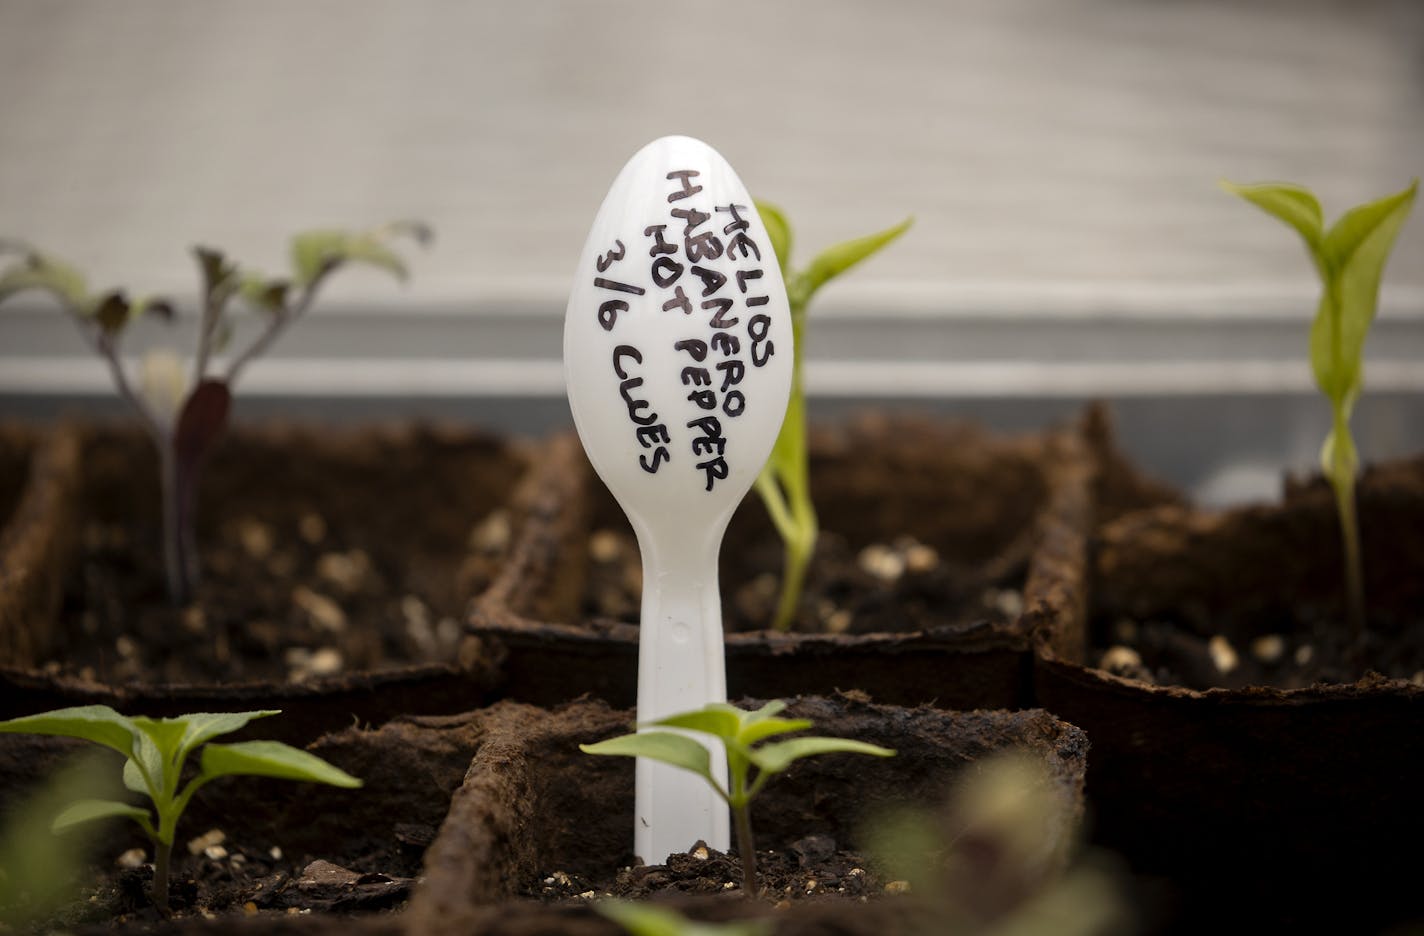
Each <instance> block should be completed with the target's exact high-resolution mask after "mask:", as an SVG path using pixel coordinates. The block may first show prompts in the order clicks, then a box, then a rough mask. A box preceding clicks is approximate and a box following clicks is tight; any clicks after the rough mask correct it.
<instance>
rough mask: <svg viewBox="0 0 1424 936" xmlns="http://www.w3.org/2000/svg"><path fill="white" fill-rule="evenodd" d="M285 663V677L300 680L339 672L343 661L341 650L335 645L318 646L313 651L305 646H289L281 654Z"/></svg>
mask: <svg viewBox="0 0 1424 936" xmlns="http://www.w3.org/2000/svg"><path fill="white" fill-rule="evenodd" d="M282 659H283V660H284V661H285V662H286V664H287V678H288V679H290V680H291V681H292V682H301V681H302V680H304V679H310V678H311V677H313V676H331V675H333V674H335V673H339V672H341V670H342V668H343V667H344V666H345V661H344V660H343V659H342V657H341V651H340V650H337V649H336V648H335V647H318V648H317V649H316V650H315V651H313V650H309V649H307V648H306V647H291V648H290V649H288V650H287V652H286V653H285V654H283V657H282Z"/></svg>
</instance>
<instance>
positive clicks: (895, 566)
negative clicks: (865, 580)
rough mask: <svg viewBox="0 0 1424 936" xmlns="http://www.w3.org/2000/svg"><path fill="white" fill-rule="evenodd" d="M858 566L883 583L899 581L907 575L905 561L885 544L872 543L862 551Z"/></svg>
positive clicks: (858, 558)
mask: <svg viewBox="0 0 1424 936" xmlns="http://www.w3.org/2000/svg"><path fill="white" fill-rule="evenodd" d="M856 564H857V565H859V566H860V568H861V570H862V571H863V572H865V573H866V574H867V575H870V576H872V577H874V578H877V579H879V580H880V581H882V582H894V581H898V580H899V578H900V576H902V575H904V574H905V560H904V558H902V557H901V556H900V554H899V553H897V552H895V551H894V550H893V549H891V548H890V547H889V546H886V545H885V544H884V543H871V544H870V545H869V546H867V547H865V548H864V549H862V550H861V551H860V555H858V556H857V557H856Z"/></svg>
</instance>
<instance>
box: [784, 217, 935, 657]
mask: <svg viewBox="0 0 1424 936" xmlns="http://www.w3.org/2000/svg"><path fill="white" fill-rule="evenodd" d="M756 207H757V212H758V213H759V214H760V215H761V217H762V220H763V221H764V222H765V224H766V229H767V233H768V234H769V235H770V237H771V244H772V249H773V250H775V251H776V259H777V262H778V264H779V265H780V266H781V275H782V278H783V279H784V280H785V281H786V297H787V299H788V301H789V303H790V306H791V330H792V336H793V338H794V341H793V343H792V366H791V399H790V401H789V402H788V403H787V405H786V421H785V422H783V423H782V424H781V432H780V434H779V435H778V436H777V437H776V444H775V445H774V446H773V447H772V450H771V457H770V458H768V459H767V462H766V465H765V466H764V467H763V468H762V470H761V474H760V475H758V476H757V479H756V492H757V494H758V495H760V496H761V500H762V503H763V504H765V505H766V512H767V513H768V514H769V515H770V516H771V522H772V523H773V524H774V525H775V526H776V531H777V533H778V534H780V536H781V541H782V544H783V545H784V553H785V568H784V570H783V572H782V578H781V595H780V597H779V598H778V599H777V605H776V617H775V618H774V619H773V621H772V627H773V628H774V629H775V630H779V631H788V630H790V629H791V626H792V624H793V623H794V622H795V620H796V609H797V606H798V605H799V604H800V602H801V590H802V587H803V585H804V583H805V580H806V567H807V565H809V564H810V562H811V554H812V553H813V552H815V549H816V538H817V536H818V535H819V534H820V526H819V522H818V521H817V519H816V507H815V504H813V503H812V501H811V481H810V469H809V465H808V462H807V456H806V390H805V381H804V379H803V378H802V361H803V359H804V357H805V348H806V344H805V340H806V307H807V305H809V304H810V302H811V297H812V296H814V295H815V294H816V292H817V290H819V289H820V288H821V287H822V286H824V285H825V284H826V283H827V282H828V281H829V280H831V279H834V278H835V277H837V276H839V275H840V274H842V273H844V272H845V271H846V270H849V269H850V268H851V267H853V266H855V265H856V264H857V263H860V262H861V261H862V260H865V259H867V258H868V257H870V256H872V255H874V254H875V253H878V252H879V251H880V250H881V249H883V248H884V247H885V246H886V245H888V244H889V243H890V242H891V241H893V240H895V239H896V238H897V237H899V236H900V235H901V234H904V233H905V231H907V230H909V228H910V225H911V224H913V223H914V220H915V219H914V218H913V217H910V218H906V219H905V220H904V221H902V222H900V223H899V224H897V225H895V226H894V227H892V228H887V229H886V230H884V231H881V232H879V233H877V234H871V235H869V236H868V237H860V238H857V239H855V240H849V241H845V242H844V243H841V244H836V245H835V246H834V247H829V248H827V249H825V250H823V251H821V253H819V254H817V256H816V258H815V259H814V260H812V261H811V265H810V266H808V267H806V268H805V269H804V270H792V269H791V246H792V236H791V224H790V222H788V221H787V220H786V215H785V214H783V213H782V211H781V209H780V208H777V207H776V206H775V205H771V204H768V203H766V202H763V201H760V200H758V201H757V203H756Z"/></svg>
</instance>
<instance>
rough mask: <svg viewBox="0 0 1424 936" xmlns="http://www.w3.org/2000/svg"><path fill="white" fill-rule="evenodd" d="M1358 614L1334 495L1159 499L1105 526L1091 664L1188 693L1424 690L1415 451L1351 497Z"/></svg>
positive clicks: (1423, 518)
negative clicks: (1256, 500) (1347, 580)
mask: <svg viewBox="0 0 1424 936" xmlns="http://www.w3.org/2000/svg"><path fill="white" fill-rule="evenodd" d="M1357 503H1358V509H1359V512H1360V531H1361V537H1362V552H1363V556H1364V570H1365V603H1366V621H1365V628H1364V630H1363V632H1362V633H1359V634H1356V633H1354V632H1353V631H1352V629H1351V628H1350V626H1349V624H1348V622H1347V618H1346V615H1345V612H1344V608H1343V599H1342V592H1343V574H1344V572H1343V569H1344V567H1343V559H1342V552H1341V545H1340V532H1339V520H1338V517H1337V515H1336V512H1335V506H1334V502H1333V499H1332V495H1331V493H1330V491H1329V489H1328V488H1327V487H1326V486H1325V484H1324V483H1323V482H1321V481H1319V480H1315V481H1311V482H1304V483H1296V482H1288V483H1287V489H1286V493H1285V497H1284V500H1283V502H1282V504H1280V505H1279V506H1272V507H1249V508H1242V509H1237V510H1232V511H1226V512H1222V513H1208V512H1199V511H1191V510H1187V509H1183V508H1177V507H1164V508H1158V509H1155V510H1150V511H1145V512H1143V513H1141V514H1137V515H1132V516H1128V517H1125V518H1123V519H1122V520H1121V521H1119V522H1117V523H1115V524H1110V525H1109V526H1108V527H1107V528H1105V529H1104V530H1103V531H1102V534H1101V535H1100V537H1099V540H1100V542H1099V544H1098V560H1097V564H1096V566H1097V567H1096V578H1097V587H1096V588H1095V589H1094V595H1095V604H1096V608H1095V613H1094V616H1093V620H1092V623H1091V634H1090V640H1091V642H1092V649H1091V650H1090V653H1089V659H1088V661H1087V662H1088V663H1090V664H1092V665H1096V666H1099V667H1100V668H1102V669H1105V670H1108V671H1109V672H1112V673H1115V674H1117V675H1121V676H1129V677H1133V678H1137V679H1142V680H1144V681H1147V682H1151V683H1157V684H1161V685H1177V686H1186V687H1188V688H1193V689H1209V688H1213V687H1223V688H1233V689H1235V688H1242V687H1245V686H1274V687H1277V688H1282V689H1296V688H1301V687H1305V686H1310V685H1314V684H1317V683H1336V684H1345V683H1352V682H1355V681H1356V680H1359V679H1361V678H1363V677H1365V676H1366V675H1367V674H1369V673H1371V672H1373V673H1378V674H1380V675H1383V676H1385V677H1387V678H1391V679H1403V680H1412V681H1413V682H1415V683H1416V684H1419V685H1424V580H1421V577H1420V575H1419V569H1420V568H1424V459H1416V460H1413V461H1406V462H1399V463H1393V464H1390V465H1386V466H1381V467H1379V468H1376V469H1373V470H1371V471H1370V472H1368V473H1367V474H1366V475H1365V476H1364V478H1363V479H1362V480H1361V482H1360V484H1359V486H1358V491H1357Z"/></svg>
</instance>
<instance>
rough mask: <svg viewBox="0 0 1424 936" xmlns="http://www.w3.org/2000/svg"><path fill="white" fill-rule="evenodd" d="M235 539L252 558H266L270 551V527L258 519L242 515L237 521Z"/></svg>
mask: <svg viewBox="0 0 1424 936" xmlns="http://www.w3.org/2000/svg"><path fill="white" fill-rule="evenodd" d="M237 541H238V542H239V543H241V544H242V551H243V552H245V553H247V554H248V555H249V556H251V557H252V558H253V559H259V560H261V559H266V558H267V556H268V555H270V554H271V552H272V528H271V527H269V526H268V525H267V524H265V523H263V522H262V521H260V520H257V519H254V518H252V517H243V518H242V519H241V520H239V521H237Z"/></svg>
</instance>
